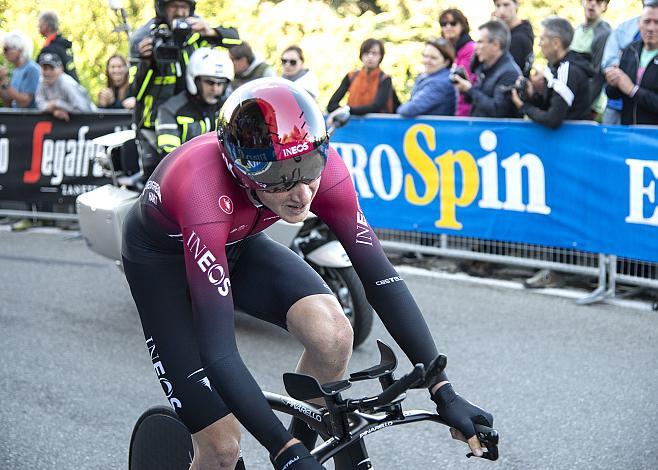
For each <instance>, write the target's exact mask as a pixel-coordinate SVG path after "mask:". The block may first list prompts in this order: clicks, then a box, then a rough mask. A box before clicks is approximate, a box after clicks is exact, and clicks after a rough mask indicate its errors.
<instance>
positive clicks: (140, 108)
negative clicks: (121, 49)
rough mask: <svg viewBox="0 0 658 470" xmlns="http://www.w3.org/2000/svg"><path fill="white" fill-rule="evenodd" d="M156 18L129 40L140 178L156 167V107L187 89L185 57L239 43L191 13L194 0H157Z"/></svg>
mask: <svg viewBox="0 0 658 470" xmlns="http://www.w3.org/2000/svg"><path fill="white" fill-rule="evenodd" d="M154 6H155V13H156V16H155V18H153V19H151V20H150V21H149V22H147V23H146V24H145V25H143V26H142V27H140V28H139V29H138V30H137V31H136V32H135V34H134V35H133V36H132V38H131V41H130V56H131V64H134V65H133V66H132V67H131V70H130V72H131V87H132V93H133V96H135V98H136V105H135V114H134V118H133V119H134V125H135V127H136V131H137V139H136V140H137V145H138V146H139V150H140V159H141V162H140V167H141V169H142V171H143V173H144V176H143V178H144V180H146V179H147V178H148V177H149V175H150V174H151V173H152V172H153V170H154V169H155V167H156V166H157V164H158V163H159V158H158V153H157V150H156V149H157V143H156V136H155V118H156V116H157V111H158V107H159V106H160V105H161V104H162V103H164V102H165V101H166V100H168V99H169V98H171V97H172V96H174V95H175V94H177V93H180V92H181V91H183V90H185V69H186V67H187V63H188V60H189V57H190V56H191V55H192V52H194V51H195V50H196V49H198V48H200V47H214V46H223V47H230V46H232V45H235V44H239V43H240V39H239V36H238V32H237V30H236V29H235V28H223V27H214V28H212V27H210V26H209V25H208V23H206V21H205V20H204V19H203V18H201V17H199V16H195V15H194V8H195V6H196V0H155V2H154Z"/></svg>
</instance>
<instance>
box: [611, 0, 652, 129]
mask: <svg viewBox="0 0 658 470" xmlns="http://www.w3.org/2000/svg"><path fill="white" fill-rule="evenodd" d="M644 5H645V7H644V9H643V10H642V15H641V16H640V40H639V41H635V42H632V43H631V44H630V45H629V46H628V47H626V48H625V49H624V51H623V53H622V56H621V60H620V63H619V66H618V67H614V66H613V67H610V68H608V69H607V70H606V73H605V77H606V80H607V81H608V86H607V93H608V96H610V97H611V98H621V99H622V103H623V104H622V109H621V123H622V124H625V125H628V124H651V125H658V2H656V1H645V2H644Z"/></svg>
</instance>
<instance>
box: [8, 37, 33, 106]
mask: <svg viewBox="0 0 658 470" xmlns="http://www.w3.org/2000/svg"><path fill="white" fill-rule="evenodd" d="M3 52H4V54H5V58H6V59H7V61H8V62H10V63H11V64H12V65H13V66H14V70H13V72H12V74H11V81H9V73H8V71H7V69H6V68H5V67H4V66H0V98H2V100H3V101H4V102H5V103H6V104H7V105H9V106H11V107H12V108H36V103H35V101H34V96H35V95H36V92H37V88H38V86H39V79H40V76H41V70H40V69H39V66H38V65H37V64H36V62H34V61H33V60H32V59H31V58H30V57H31V56H32V41H31V40H30V39H29V38H28V37H27V36H25V35H24V34H23V33H19V32H12V33H9V34H7V35H6V36H5V38H4V45H3Z"/></svg>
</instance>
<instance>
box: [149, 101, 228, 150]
mask: <svg viewBox="0 0 658 470" xmlns="http://www.w3.org/2000/svg"><path fill="white" fill-rule="evenodd" d="M222 104H223V101H221V100H220V101H219V102H218V103H216V104H214V105H210V104H207V103H206V102H205V101H203V100H202V99H201V98H199V97H198V96H192V95H190V94H189V93H188V92H187V91H183V92H181V93H178V94H177V95H174V96H172V97H171V98H169V99H168V100H167V101H165V102H164V103H163V104H162V105H161V106H160V107H158V114H157V119H156V121H155V134H156V140H157V147H158V154H159V155H160V157H161V158H162V157H164V156H165V155H167V154H168V153H169V152H171V151H172V150H174V149H175V148H176V147H178V146H180V145H181V144H184V143H185V142H187V141H188V140H190V139H193V138H194V137H197V136H199V135H201V134H205V133H206V132H210V131H214V130H215V129H216V128H217V116H218V114H219V108H220V107H221V105H222Z"/></svg>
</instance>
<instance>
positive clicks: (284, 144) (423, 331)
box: [122, 78, 493, 470]
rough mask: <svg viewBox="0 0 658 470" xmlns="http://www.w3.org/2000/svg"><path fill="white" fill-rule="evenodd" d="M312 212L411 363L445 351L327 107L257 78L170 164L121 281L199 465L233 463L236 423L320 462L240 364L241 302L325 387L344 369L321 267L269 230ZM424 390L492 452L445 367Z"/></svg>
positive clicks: (303, 468)
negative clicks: (364, 203) (403, 274)
mask: <svg viewBox="0 0 658 470" xmlns="http://www.w3.org/2000/svg"><path fill="white" fill-rule="evenodd" d="M218 140H219V141H218ZM311 210H312V211H313V212H314V213H315V214H316V215H317V216H318V217H320V219H321V220H323V221H324V222H325V223H326V224H327V225H328V226H329V228H330V229H331V230H332V231H333V232H334V234H335V235H336V237H337V238H338V240H339V241H340V243H341V244H342V245H343V246H344V248H345V251H346V252H347V254H348V256H349V258H350V260H351V262H352V264H353V266H354V268H355V270H356V272H357V274H358V275H359V278H360V279H361V281H362V283H363V287H364V290H365V292H366V295H367V298H368V301H369V302H370V304H371V305H372V306H373V307H374V309H375V311H376V312H377V314H378V315H379V317H380V318H381V320H382V322H383V323H384V325H385V327H386V328H387V330H388V331H389V332H390V333H391V335H392V336H393V338H394V340H395V341H396V342H397V343H398V345H399V346H400V347H401V349H402V350H403V351H404V353H405V354H406V355H407V356H408V357H409V359H410V360H411V362H412V363H414V364H415V363H423V364H425V365H426V366H427V365H428V364H429V362H430V361H432V360H433V359H434V358H435V357H436V356H437V349H436V346H435V344H434V340H433V339H432V335H431V333H430V331H429V329H428V327H427V324H426V323H425V320H424V319H423V316H422V314H421V312H420V309H419V308H418V306H417V305H416V303H415V301H414V299H413V297H412V295H411V293H410V292H409V290H408V288H407V286H406V284H405V282H404V280H402V278H400V276H399V274H398V273H397V271H396V270H395V268H394V267H393V266H392V265H391V263H390V262H389V260H388V258H387V257H386V255H385V253H384V251H383V250H382V248H381V246H380V244H379V241H378V239H377V236H376V235H375V233H374V231H373V229H372V228H371V227H370V226H369V224H368V222H367V220H366V218H365V216H364V214H363V212H362V211H361V209H360V207H359V203H358V199H357V195H356V192H355V189H354V186H353V184H352V179H351V176H350V173H349V171H348V169H347V167H346V166H345V163H344V162H343V160H342V159H341V158H340V156H339V155H338V153H337V152H336V151H335V150H334V149H333V148H332V147H330V146H329V143H328V136H327V132H326V128H325V124H324V119H323V116H322V114H321V112H320V109H319V108H318V105H317V104H316V103H315V101H314V100H313V98H312V97H311V95H309V94H308V93H307V92H306V91H305V90H303V89H302V88H300V87H299V86H298V85H296V84H295V83H293V82H290V81H288V80H284V79H280V78H262V79H258V80H254V81H252V82H249V83H247V84H245V85H243V86H241V87H240V88H238V89H236V90H235V91H234V92H233V93H232V94H231V96H229V98H228V100H227V101H226V103H225V104H224V106H223V107H222V109H221V111H220V116H219V120H218V126H217V136H215V135H214V134H212V133H208V134H204V135H202V136H200V137H199V138H197V139H194V140H192V141H189V142H187V143H185V144H183V145H181V146H180V147H178V148H177V149H175V150H174V151H173V152H172V153H170V154H169V155H168V156H167V157H165V159H164V160H162V162H161V163H160V165H159V166H158V168H157V169H156V170H155V172H154V173H153V175H152V176H151V178H150V180H149V181H148V182H147V183H146V186H145V189H144V191H143V193H142V194H141V196H140V200H139V201H138V203H137V204H136V205H135V206H133V208H132V209H131V210H130V212H129V213H128V215H127V218H126V221H125V224H124V236H123V244H122V255H123V266H124V270H125V274H126V277H127V279H128V283H129V284H130V289H131V292H132V294H133V298H134V300H135V303H136V305H137V309H138V311H139V314H140V317H141V322H142V326H143V328H144V335H145V338H146V341H147V344H148V346H149V349H150V350H151V354H153V351H154V350H155V351H157V355H158V359H157V360H158V361H159V362H158V369H157V372H158V376H159V378H160V383H161V385H162V386H163V390H164V392H165V394H166V395H167V397H168V398H169V400H170V401H171V402H172V404H173V406H174V409H175V410H176V412H177V413H178V415H179V416H180V417H181V419H182V420H183V422H184V423H185V424H186V426H187V427H188V428H189V429H190V431H191V432H192V439H193V441H194V448H195V455H194V461H193V462H192V467H191V468H192V469H198V468H232V465H234V463H235V462H236V459H237V457H238V454H239V442H240V427H239V424H238V423H240V424H242V425H243V426H244V427H245V428H246V429H247V430H248V431H249V432H250V433H251V434H252V435H253V436H254V437H255V438H256V439H257V440H258V441H259V442H260V443H261V444H262V445H263V446H264V447H266V448H267V450H268V451H269V453H270V456H271V460H272V462H273V464H274V467H275V468H277V469H284V468H285V469H287V470H317V469H321V468H322V467H321V466H320V464H319V463H318V462H317V461H315V459H313V457H312V456H311V455H310V453H309V451H308V448H310V447H311V446H313V443H314V442H315V438H316V437H317V436H315V435H313V433H312V432H311V433H309V431H310V430H309V428H308V427H307V426H306V425H305V424H303V423H301V421H297V420H293V423H291V427H290V430H287V429H286V428H285V427H284V425H283V424H282V423H281V422H280V421H279V420H278V418H277V417H276V416H275V414H274V413H273V412H272V410H271V408H270V407H269V406H268V404H267V401H266V400H265V398H264V397H263V394H262V391H261V389H260V388H259V386H258V384H257V383H256V381H255V380H254V378H253V377H252V376H251V374H250V372H249V370H248V369H247V367H246V365H245V364H244V362H243V361H242V359H241V357H240V354H239V352H238V349H237V344H236V340H235V325H234V309H235V308H236V307H237V308H239V309H240V310H242V311H244V312H246V313H247V314H249V315H253V316H255V317H257V318H259V319H261V320H264V321H267V322H270V323H272V324H274V325H276V326H279V327H281V328H284V329H286V330H288V331H289V332H290V333H291V334H292V335H293V336H295V337H296V338H297V339H299V341H300V342H301V343H302V345H303V346H304V352H303V353H302V356H301V359H300V360H299V362H298V365H297V371H298V372H300V373H305V374H308V375H312V376H314V377H316V378H317V379H318V381H319V382H320V383H326V382H330V381H334V380H338V379H341V378H343V376H344V374H345V371H346V368H347V365H348V362H349V359H350V356H351V352H352V336H353V334H352V329H351V326H350V323H349V320H347V318H346V317H345V315H344V313H343V311H342V309H341V307H340V305H339V304H338V302H337V300H336V298H335V297H334V296H333V295H332V294H331V290H330V289H329V288H328V287H327V286H326V285H325V284H324V282H323V280H322V278H321V277H320V276H319V275H318V274H317V273H316V272H315V271H314V270H313V268H311V267H310V266H309V265H308V264H307V263H306V262H304V260H302V259H301V258H300V257H298V256H297V255H296V254H295V253H294V252H292V251H291V250H289V249H287V248H286V247H284V246H282V245H280V244H278V243H277V242H275V241H273V240H271V239H270V238H269V237H267V236H266V235H265V234H263V233H261V232H262V230H264V229H265V228H267V227H268V226H270V225H271V224H273V223H274V222H275V221H277V220H280V219H283V220H285V221H287V222H298V221H301V220H304V218H305V217H306V216H307V214H308V213H309V211H311ZM381 279H395V280H396V281H395V282H390V283H388V282H387V283H383V282H378V281H381ZM154 348H155V349H154ZM163 379H164V380H165V381H166V383H164V384H163V383H162V380H163ZM429 392H430V396H431V398H432V400H434V401H435V402H436V404H437V409H438V411H439V413H440V414H441V415H442V416H443V417H444V418H445V419H446V421H447V422H448V423H449V424H451V425H452V426H454V427H455V428H456V431H454V435H456V436H459V437H460V438H464V440H466V439H467V440H468V444H469V446H470V447H471V449H472V451H473V453H474V454H475V455H478V456H481V455H482V453H481V452H482V449H481V445H480V442H479V441H478V438H477V435H476V434H475V429H474V423H480V424H484V425H488V426H492V425H493V417H492V415H491V414H489V413H487V412H486V411H484V410H482V409H480V408H478V407H477V406H475V405H473V404H471V403H469V402H468V401H466V400H464V399H463V398H462V397H460V396H459V395H457V394H456V393H455V392H454V390H453V388H452V385H451V384H450V383H449V382H448V381H447V376H446V375H445V373H443V374H442V375H441V376H440V377H438V378H437V381H436V383H434V384H432V386H431V387H430V389H429ZM238 420H239V421H238Z"/></svg>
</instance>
